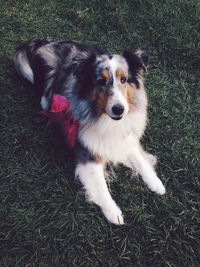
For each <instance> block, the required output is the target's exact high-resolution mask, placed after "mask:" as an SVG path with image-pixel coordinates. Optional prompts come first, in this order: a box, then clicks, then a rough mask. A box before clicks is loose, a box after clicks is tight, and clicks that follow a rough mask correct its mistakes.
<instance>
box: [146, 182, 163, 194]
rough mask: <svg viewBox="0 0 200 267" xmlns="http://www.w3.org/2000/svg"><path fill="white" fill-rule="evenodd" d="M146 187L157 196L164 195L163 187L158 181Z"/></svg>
mask: <svg viewBox="0 0 200 267" xmlns="http://www.w3.org/2000/svg"><path fill="white" fill-rule="evenodd" d="M148 186H149V188H150V189H151V190H152V191H153V192H155V193H157V194H158V195H164V194H165V193H166V190H165V187H164V185H163V183H162V182H161V180H160V179H156V180H154V181H153V182H152V183H151V184H149V185H148Z"/></svg>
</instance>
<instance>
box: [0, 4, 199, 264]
mask: <svg viewBox="0 0 200 267" xmlns="http://www.w3.org/2000/svg"><path fill="white" fill-rule="evenodd" d="M0 2H1V3H0V36H1V38H0V96H1V98H0V107H1V113H0V127H1V129H0V130H1V134H0V161H1V168H0V181H1V182H0V198H1V201H0V265H1V266H41V267H43V266H59V267H60V266H153V267H156V266H169V267H172V266H174V267H175V266H188V267H193V266H195V267H197V266H200V249H199V247H200V242H199V240H200V216H199V204H200V183H199V177H198V176H199V169H198V168H199V164H198V163H199V162H198V156H199V142H198V141H199V140H198V138H199V128H198V124H197V117H198V115H199V104H200V103H199V89H200V88H199V87H200V85H199V84H200V82H199V77H200V73H199V68H200V33H199V29H200V2H199V0H191V1H186V0H177V1H173V0H166V1H164V0H161V1H159V0H147V1H143V0H132V1H131V0H129V1H128V0H126V1H116V0H112V1H111V0H105V1H95V0H92V1H89V0H88V1H87V0H83V1H81V0H74V1H72V0H69V1H67V0H45V1H41V0H40V1H39V0H26V1H25V0H21V1H17V0H12V1H11V0H7V1H2V0H0ZM34 38H49V39H56V40H69V39H70V40H74V41H78V42H87V43H90V44H97V45H100V46H103V47H105V48H106V49H107V50H108V51H110V52H115V53H116V52H117V53H121V52H122V51H123V50H124V49H125V48H138V47H140V48H142V49H143V50H144V51H145V52H146V53H147V54H149V55H150V66H149V69H148V72H147V74H146V87H147V91H148V96H149V102H150V104H149V119H150V120H149V124H148V127H147V130H146V133H145V136H144V138H143V144H144V146H145V148H146V149H147V150H148V151H149V152H151V153H153V154H156V155H157V157H158V165H157V172H158V175H159V177H160V178H161V179H162V181H163V182H164V184H165V185H166V189H167V194H166V195H165V196H162V197H160V196H157V195H155V194H154V193H152V192H150V191H149V190H148V189H147V188H146V187H145V185H144V184H143V183H142V181H140V179H138V178H134V179H133V178H132V179H130V176H131V175H130V171H129V170H127V169H125V168H123V167H119V168H117V169H116V174H117V178H116V179H115V180H114V181H113V183H111V184H110V187H111V190H112V195H113V197H114V199H115V200H116V201H117V203H118V204H119V206H120V207H121V208H122V211H123V213H124V215H125V221H126V224H125V225H124V226H121V227H118V226H114V225H111V224H109V223H108V222H107V221H106V220H105V218H104V217H103V216H102V214H101V212H100V210H99V208H98V207H97V206H95V205H89V204H88V203H86V202H85V200H84V194H83V192H82V190H81V186H80V184H79V183H78V182H76V181H75V180H74V178H73V176H74V174H73V172H74V169H73V168H74V165H73V161H72V157H71V155H70V153H69V151H67V149H66V147H65V145H64V143H63V141H62V138H60V136H59V135H58V136H57V137H55V136H54V135H55V133H56V132H55V129H50V128H48V129H45V127H44V125H45V119H44V118H43V117H42V116H41V115H40V114H39V110H40V109H39V106H38V105H37V104H36V102H35V98H34V93H33V92H32V90H31V87H30V86H29V85H28V84H25V83H23V82H22V81H21V80H20V79H19V77H18V76H17V75H16V73H15V71H14V68H13V63H12V56H13V52H14V49H15V48H16V47H17V46H18V45H19V44H21V43H22V42H24V41H25V40H28V39H34Z"/></svg>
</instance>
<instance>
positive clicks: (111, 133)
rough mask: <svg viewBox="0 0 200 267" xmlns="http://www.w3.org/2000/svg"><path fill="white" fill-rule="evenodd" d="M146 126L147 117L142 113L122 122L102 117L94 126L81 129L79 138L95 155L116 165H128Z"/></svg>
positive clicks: (128, 116)
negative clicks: (135, 145)
mask: <svg viewBox="0 0 200 267" xmlns="http://www.w3.org/2000/svg"><path fill="white" fill-rule="evenodd" d="M134 125H135V126H136V127H134ZM145 125H146V117H145V115H144V114H143V115H141V114H140V113H135V114H134V116H133V115H127V116H126V117H125V118H123V119H122V120H121V121H114V120H112V119H111V118H110V117H108V116H107V115H102V116H101V118H100V119H99V120H98V121H97V122H96V123H95V124H94V125H93V126H88V127H87V126H86V127H83V128H81V129H80V132H79V138H80V140H81V141H82V142H83V143H84V146H86V147H87V148H88V149H89V150H90V151H91V152H92V153H93V154H94V155H98V156H100V157H102V158H104V159H105V160H107V161H110V162H112V163H114V164H117V163H126V162H127V160H128V156H129V154H130V153H131V150H132V149H134V144H135V142H138V139H139V138H140V136H141V135H142V133H143V130H144V128H145Z"/></svg>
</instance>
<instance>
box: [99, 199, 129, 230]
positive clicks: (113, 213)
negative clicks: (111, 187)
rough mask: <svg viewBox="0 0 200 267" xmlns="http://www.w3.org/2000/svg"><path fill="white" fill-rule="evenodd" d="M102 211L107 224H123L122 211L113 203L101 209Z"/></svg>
mask: <svg viewBox="0 0 200 267" xmlns="http://www.w3.org/2000/svg"><path fill="white" fill-rule="evenodd" d="M102 211H103V214H104V215H105V216H106V218H107V220H108V221H109V222H111V223H114V224H116V225H122V224H124V218H123V215H122V211H121V210H120V208H119V207H118V206H117V205H116V204H115V203H114V204H112V205H106V207H102Z"/></svg>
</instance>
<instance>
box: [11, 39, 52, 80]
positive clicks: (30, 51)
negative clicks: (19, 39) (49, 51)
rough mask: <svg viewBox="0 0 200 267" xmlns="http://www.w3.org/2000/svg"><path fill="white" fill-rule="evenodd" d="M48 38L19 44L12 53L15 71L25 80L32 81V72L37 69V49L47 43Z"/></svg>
mask: <svg viewBox="0 0 200 267" xmlns="http://www.w3.org/2000/svg"><path fill="white" fill-rule="evenodd" d="M49 42H50V41H48V40H30V41H27V42H26V43H24V44H22V45H21V46H19V47H18V48H17V50H16V52H15V54H14V64H15V68H16V70H17V72H18V73H19V74H20V75H21V76H22V77H24V78H25V79H26V80H28V81H29V82H31V83H32V84H33V83H34V72H35V71H37V63H36V57H37V49H38V48H40V47H41V46H43V45H45V44H47V43H49Z"/></svg>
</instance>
